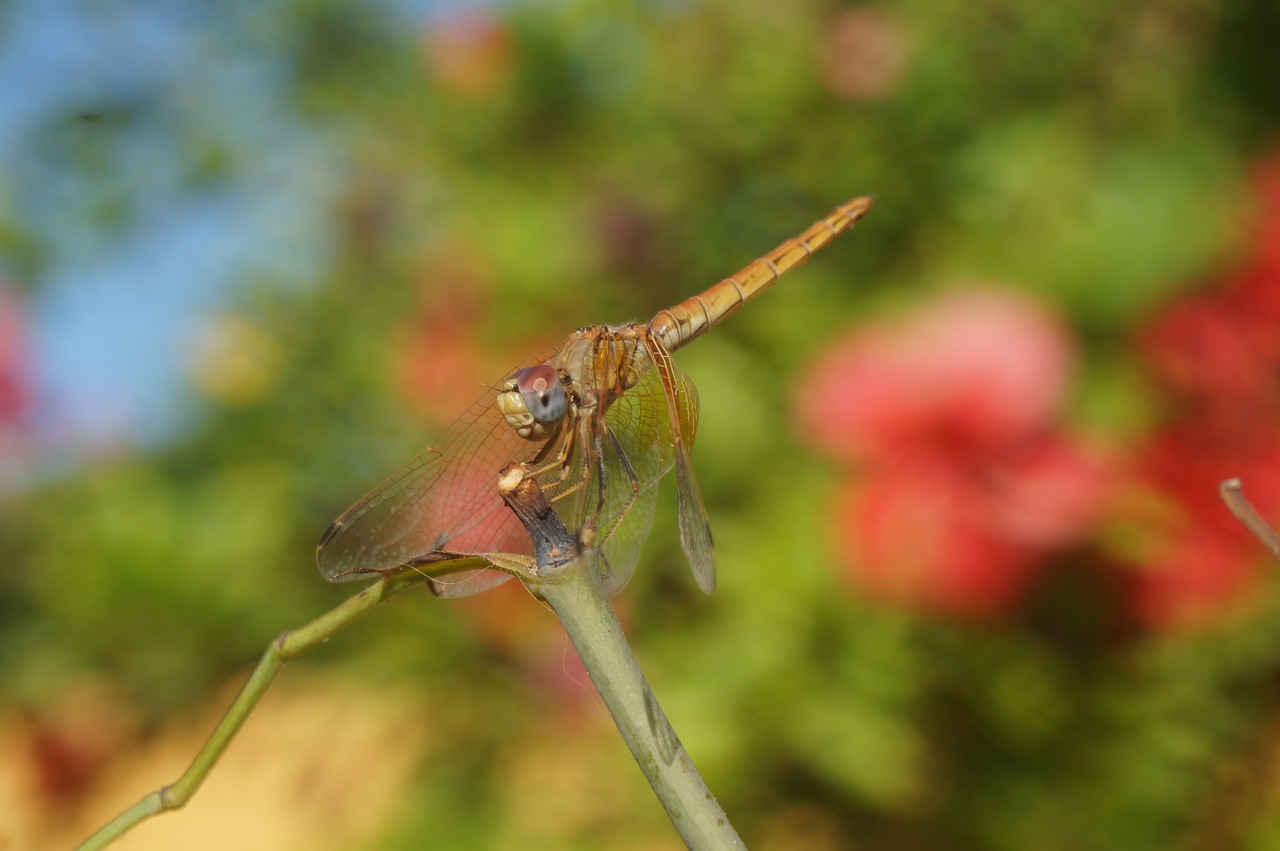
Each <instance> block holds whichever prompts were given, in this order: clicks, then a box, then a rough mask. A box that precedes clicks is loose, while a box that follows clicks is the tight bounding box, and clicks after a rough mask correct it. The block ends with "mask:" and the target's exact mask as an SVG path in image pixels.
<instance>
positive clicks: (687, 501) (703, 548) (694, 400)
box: [644, 335, 716, 594]
mask: <svg viewBox="0 0 1280 851" xmlns="http://www.w3.org/2000/svg"><path fill="white" fill-rule="evenodd" d="M644 343H645V348H646V350H647V351H648V352H649V356H650V359H651V360H652V361H653V364H654V366H655V367H656V369H655V372H657V374H658V378H659V380H660V384H661V387H662V391H663V394H664V396H665V398H666V400H667V406H666V408H667V412H668V416H669V418H670V420H671V430H672V436H673V438H674V444H675V445H674V455H675V468H676V511H677V514H678V517H677V519H678V521H679V525H680V546H681V548H682V549H683V550H684V554H685V557H686V558H688V559H689V566H690V567H692V568H693V578H694V579H695V580H697V582H698V587H699V588H701V589H702V591H703V592H704V593H706V594H710V593H712V592H713V591H715V590H716V562H715V546H714V543H713V541H712V538H711V524H710V522H709V521H708V520H707V507H706V505H705V504H704V503H703V501H702V490H701V489H700V488H699V487H698V479H697V477H696V476H695V475H694V474H693V463H692V461H691V460H690V458H689V450H690V449H692V447H693V438H694V435H695V433H696V431H697V421H698V396H697V392H696V391H695V390H694V387H693V382H691V381H690V380H689V379H688V377H687V376H685V374H684V373H683V372H682V371H681V370H680V367H678V366H676V363H675V361H673V360H672V359H671V354H670V353H669V352H668V351H667V350H666V349H665V348H663V346H662V343H661V341H660V340H659V339H658V338H657V337H656V336H652V335H649V336H646V337H644Z"/></svg>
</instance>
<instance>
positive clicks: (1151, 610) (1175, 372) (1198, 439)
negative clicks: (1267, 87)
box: [1121, 158, 1280, 628]
mask: <svg viewBox="0 0 1280 851" xmlns="http://www.w3.org/2000/svg"><path fill="white" fill-rule="evenodd" d="M1254 189H1255V192H1256V194H1257V197H1258V200H1259V205H1258V212H1259V216H1258V219H1257V221H1256V222H1255V223H1254V225H1253V241H1252V245H1251V247H1250V254H1249V256H1248V259H1247V260H1246V262H1245V264H1244V265H1243V266H1242V267H1241V268H1239V269H1236V270H1234V271H1232V272H1230V273H1229V274H1227V275H1225V276H1223V277H1222V278H1220V279H1219V280H1218V281H1216V282H1215V283H1214V285H1213V286H1212V287H1211V288H1210V289H1209V290H1208V291H1206V292H1203V293H1200V294H1197V295H1193V296H1189V297H1186V298H1183V299H1181V300H1179V301H1177V302H1175V303H1174V304H1173V305H1171V306H1170V307H1169V308H1167V309H1166V310H1165V311H1164V312H1162V313H1161V314H1160V315H1158V316H1157V317H1156V318H1155V320H1154V321H1153V323H1152V325H1151V326H1150V327H1149V328H1148V329H1147V330H1146V331H1145V332H1143V333H1142V334H1141V335H1140V341H1141V345H1142V352H1143V354H1144V355H1145V357H1146V360H1147V362H1148V365H1149V367H1150V369H1151V372H1152V373H1153V374H1154V376H1155V377H1156V378H1157V380H1158V381H1159V382H1160V385H1161V386H1162V388H1163V389H1164V390H1165V392H1166V393H1167V395H1168V400H1167V401H1168V406H1167V407H1168V411H1167V420H1166V423H1165V424H1164V425H1163V426H1162V428H1161V429H1160V430H1159V431H1158V432H1157V433H1156V434H1155V435H1154V437H1153V438H1152V439H1151V441H1150V442H1149V444H1148V445H1147V446H1146V447H1145V448H1144V449H1143V451H1141V452H1140V453H1139V455H1138V457H1137V459H1136V461H1135V465H1134V478H1135V487H1134V488H1133V489H1132V490H1133V492H1134V493H1135V494H1137V498H1136V499H1133V500H1131V501H1130V503H1131V504H1130V505H1129V507H1128V511H1127V512H1125V513H1124V514H1122V515H1121V523H1122V524H1127V525H1128V526H1129V528H1128V529H1126V531H1127V532H1128V533H1129V535H1128V538H1129V540H1128V542H1125V543H1123V544H1122V546H1123V547H1124V548H1125V549H1126V556H1127V557H1126V558H1125V559H1124V561H1125V562H1126V563H1127V564H1128V566H1129V567H1130V568H1131V570H1132V588H1133V598H1132V602H1133V607H1134V611H1135V614H1136V615H1137V616H1138V617H1139V618H1140V619H1141V620H1142V621H1143V622H1145V623H1146V624H1147V625H1149V626H1152V627H1159V628H1179V627H1186V626H1197V625H1203V624H1205V623H1208V622H1211V621H1212V620H1213V619H1214V617H1215V616H1220V615H1221V614H1224V613H1226V612H1228V611H1230V610H1231V609H1232V608H1234V607H1235V605H1236V604H1238V603H1239V602H1241V601H1243V600H1245V599H1247V598H1248V596H1249V594H1250V592H1251V591H1252V590H1253V589H1255V588H1256V587H1257V585H1258V582H1259V580H1260V577H1261V570H1262V569H1263V566H1264V565H1265V564H1266V557H1265V556H1264V554H1263V553H1262V550H1261V548H1260V547H1259V546H1258V545H1257V543H1256V542H1254V541H1253V540H1252V539H1251V538H1250V536H1249V535H1248V533H1247V532H1246V531H1245V530H1244V529H1243V528H1241V527H1240V525H1239V524H1238V523H1237V522H1236V520H1235V519H1234V518H1233V517H1232V516H1231V515H1230V513H1229V512H1228V511H1227V510H1226V508H1225V507H1224V506H1223V505H1222V504H1221V503H1220V502H1219V501H1218V498H1217V490H1218V485H1219V483H1220V482H1221V481H1222V480H1223V479H1226V478H1230V477H1233V476H1239V477H1241V478H1243V479H1244V480H1245V483H1246V487H1247V489H1248V493H1249V497H1250V499H1251V500H1252V501H1253V502H1254V504H1255V505H1256V506H1257V507H1258V509H1259V511H1260V512H1261V513H1262V515H1263V516H1264V517H1270V518H1273V519H1274V518H1276V517H1280V438H1278V437H1277V427H1276V424H1277V422H1280V335H1278V334H1277V333H1276V329H1277V327H1280V158H1273V159H1272V160H1271V161H1270V162H1268V163H1265V164H1263V165H1262V166H1261V167H1260V168H1258V169H1257V170H1256V172H1255V178H1254ZM1151 505H1157V506H1159V509H1158V511H1156V512H1155V513H1154V515H1153V513H1152V512H1149V511H1148V510H1147V508H1146V507H1149V506H1151ZM1134 542H1136V544H1135V543H1134Z"/></svg>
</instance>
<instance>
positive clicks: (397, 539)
mask: <svg viewBox="0 0 1280 851" xmlns="http://www.w3.org/2000/svg"><path fill="white" fill-rule="evenodd" d="M544 443H545V441H529V440H525V439H524V438H522V437H520V436H519V435H517V434H516V433H515V431H514V430H512V429H511V428H510V427H509V426H508V425H507V423H506V422H505V421H504V420H503V418H502V415H501V413H500V412H499V411H498V409H497V406H496V405H495V404H494V398H493V394H492V393H488V394H486V395H485V396H483V397H482V398H481V399H479V400H478V401H477V402H476V403H475V404H474V405H472V406H471V408H470V409H468V410H467V411H466V413H464V414H463V415H462V416H461V417H459V418H458V420H457V421H456V422H454V424H453V425H452V426H450V427H449V429H448V430H447V431H446V432H445V433H444V435H442V436H441V438H440V439H439V440H437V441H436V442H435V443H433V444H432V445H431V446H430V447H428V448H427V449H426V450H425V451H423V452H422V454H420V455H419V456H418V457H417V458H414V459H413V460H412V461H410V462H409V463H408V464H406V465H405V466H404V467H402V468H401V469H400V471H399V472H397V473H395V474H394V475H393V476H391V477H390V478H389V479H387V480H386V481H384V482H383V483H382V484H380V485H379V486H378V487H376V488H374V489H373V490H372V491H370V492H369V493H368V494H367V495H366V496H365V497H364V498H363V499H361V500H360V501H359V502H357V503H356V504H355V505H353V506H352V507H351V508H349V509H348V510H347V511H346V512H345V513H343V515H342V516H341V517H339V518H338V519H337V520H335V521H334V523H333V525H332V526H330V527H329V530H328V531H326V532H325V534H324V536H323V537H322V538H321V539H320V544H319V546H318V547H317V548H316V563H317V565H318V566H319V568H320V573H321V574H322V575H323V576H324V577H325V578H326V579H329V580H331V581H338V582H340V581H346V580H352V579H360V578H363V577H364V576H365V575H367V574H370V573H388V572H393V571H396V570H398V569H403V568H409V567H412V566H419V567H421V568H422V569H423V570H425V571H428V572H430V571H431V565H432V564H436V563H439V564H442V565H443V563H444V562H445V561H449V560H453V559H456V558H458V557H461V556H465V555H468V554H482V553H499V552H500V553H524V554H527V553H531V552H532V551H533V546H532V542H531V541H530V540H529V536H528V533H527V532H525V530H524V527H523V526H521V525H520V522H519V521H518V520H517V519H516V517H515V515H514V514H512V513H511V512H510V511H508V510H507V509H506V507H505V506H504V505H503V503H502V500H501V498H500V497H499V496H498V490H497V477H498V473H499V472H500V471H501V469H502V468H503V467H504V466H505V465H506V464H507V463H509V462H511V461H522V460H527V459H530V458H532V457H533V456H535V455H536V454H537V452H538V451H539V449H541V448H542V446H543V444H544ZM442 554H447V555H442ZM443 572H445V573H448V572H449V571H447V570H446V571H443ZM500 575H501V576H503V577H504V578H505V576H506V574H500ZM461 579H462V577H461V576H455V577H451V578H449V579H448V580H447V583H448V584H449V585H450V586H451V587H455V588H459V589H461V588H466V589H469V590H468V591H466V592H464V593H456V594H453V595H452V596H465V593H478V592H479V591H482V590H485V589H486V588H488V587H492V585H493V584H497V583H496V582H482V581H476V580H475V579H473V580H472V581H469V582H461ZM498 581H501V580H498ZM472 589H473V590H472Z"/></svg>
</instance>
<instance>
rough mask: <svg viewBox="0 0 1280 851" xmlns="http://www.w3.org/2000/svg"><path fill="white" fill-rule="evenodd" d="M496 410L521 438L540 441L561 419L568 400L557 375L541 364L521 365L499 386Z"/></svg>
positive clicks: (551, 368)
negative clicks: (500, 389) (521, 367)
mask: <svg viewBox="0 0 1280 851" xmlns="http://www.w3.org/2000/svg"><path fill="white" fill-rule="evenodd" d="M502 387H503V392H501V393H499V394H498V410H499V411H500V412H501V413H502V417H503V419H505V420H506V421H507V425H509V426H511V427H512V428H513V429H515V432H516V434H518V435H520V436H521V437H523V438H524V439H525V440H544V439H546V438H548V437H550V436H551V432H552V431H554V430H555V427H556V424H557V423H559V422H560V420H562V419H564V412H565V409H566V407H567V406H568V403H567V401H566V399H565V393H564V387H563V386H562V385H561V384H560V376H559V375H557V374H556V371H555V369H554V368H553V367H551V366H548V365H547V364H545V363H540V364H535V365H534V366H529V367H525V368H524V369H522V370H520V371H519V372H517V373H516V374H515V375H513V376H512V377H511V378H509V379H507V381H506V383H505V384H503V385H502Z"/></svg>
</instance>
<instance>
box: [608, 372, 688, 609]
mask: <svg viewBox="0 0 1280 851" xmlns="http://www.w3.org/2000/svg"><path fill="white" fill-rule="evenodd" d="M636 358H637V360H638V361H641V362H642V364H641V365H642V374H641V377H640V380H639V382H637V383H636V385H635V386H634V387H631V388H630V389H629V390H627V391H626V392H625V393H624V394H623V395H622V396H621V397H619V398H618V399H617V400H615V401H614V402H613V404H612V405H611V406H610V408H609V411H608V413H607V414H606V415H605V426H606V431H605V435H604V438H603V440H602V441H601V444H602V451H603V453H604V461H605V463H604V469H605V477H604V480H605V484H606V488H607V492H606V499H605V502H604V508H603V510H602V511H601V515H600V520H599V523H598V525H597V530H598V534H599V535H600V536H601V537H602V538H603V547H602V549H603V553H604V559H603V560H602V564H601V569H602V570H604V571H606V574H605V577H604V580H605V582H604V585H605V590H606V591H607V592H608V593H609V594H615V593H617V592H618V591H619V590H621V589H622V587H623V586H624V585H625V584H626V583H627V581H628V580H629V579H630V578H631V574H632V573H633V572H634V571H635V567H636V563H637V561H638V560H639V557H640V549H641V547H642V546H643V544H644V542H645V540H646V539H647V538H648V537H649V532H650V530H651V529H652V527H653V518H654V514H655V511H656V508H657V500H658V482H659V480H660V479H661V478H662V477H663V476H665V475H666V474H667V473H669V472H671V470H672V468H673V467H676V468H677V469H678V465H679V448H680V447H681V446H682V445H688V444H691V443H692V441H693V438H694V436H695V435H696V433H697V428H698V394H697V391H696V390H695V389H694V387H693V383H692V382H691V381H689V379H688V377H687V376H686V375H685V374H684V372H683V371H682V370H681V369H680V367H679V366H677V365H676V364H675V363H674V362H672V361H671V360H670V359H669V358H668V359H667V368H666V370H665V372H664V370H660V369H657V368H655V367H654V363H653V360H652V357H651V356H650V354H649V351H648V349H647V348H642V349H640V350H638V351H637V352H636ZM664 374H665V375H666V376H668V378H669V379H670V381H671V384H672V386H673V388H674V392H672V393H668V392H667V391H666V390H665V389H664ZM673 406H674V407H673ZM677 435H678V436H679V439H677ZM686 455H687V451H686ZM686 468H687V465H686ZM596 479H597V480H598V479H599V476H597V477H596ZM693 486H694V488H695V489H696V487H697V483H696V482H694V485H693ZM680 487H681V488H682V489H683V488H684V485H680ZM588 490H589V491H590V493H589V494H588V496H587V503H588V504H592V503H591V500H596V499H598V489H597V488H596V486H595V483H594V482H593V484H592V487H591V488H589V489H588ZM683 499H684V497H682V498H681V500H682V502H681V504H682V505H684V502H683ZM701 504H702V503H701V497H698V499H697V502H696V503H695V505H696V506H699V507H700V506H701ZM703 517H704V521H705V513H704V515H703ZM683 537H684V536H683V533H682V539H683Z"/></svg>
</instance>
